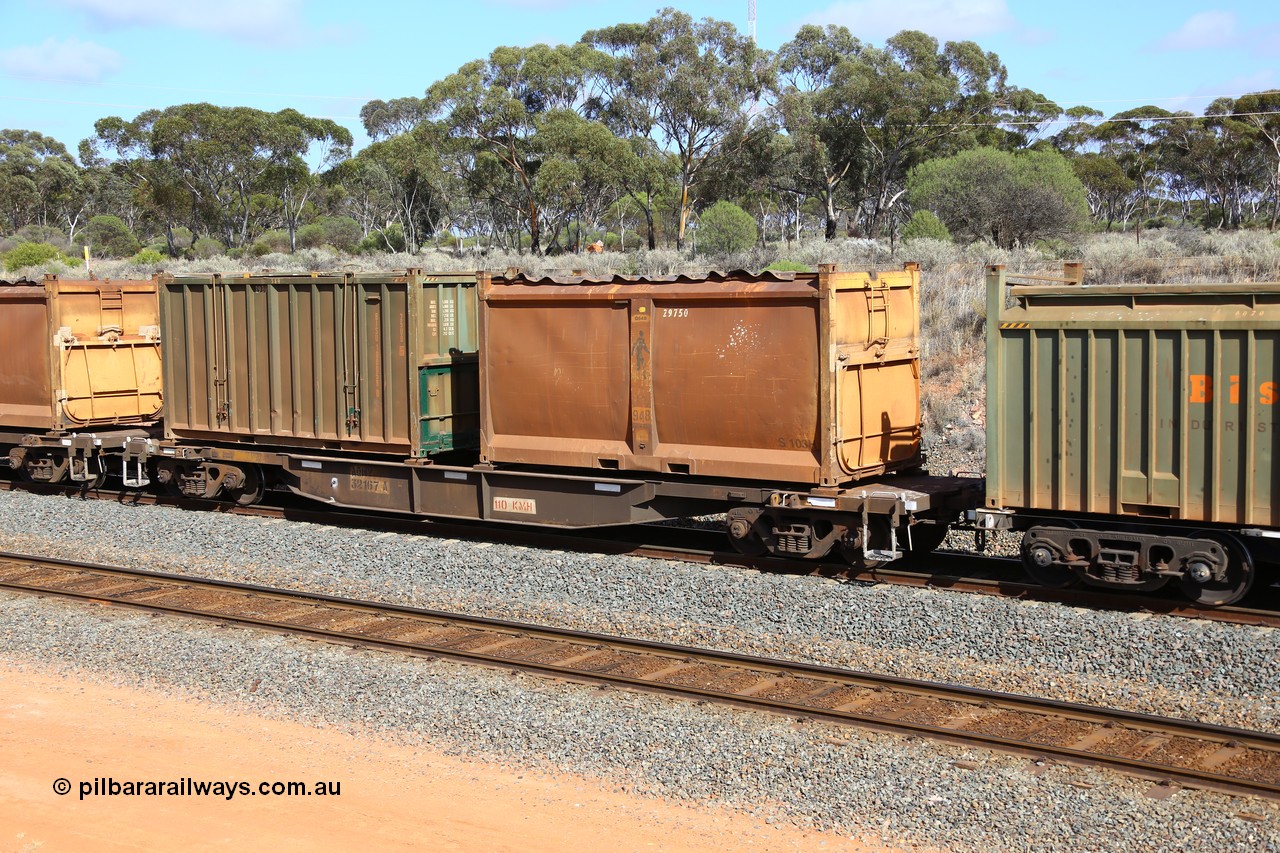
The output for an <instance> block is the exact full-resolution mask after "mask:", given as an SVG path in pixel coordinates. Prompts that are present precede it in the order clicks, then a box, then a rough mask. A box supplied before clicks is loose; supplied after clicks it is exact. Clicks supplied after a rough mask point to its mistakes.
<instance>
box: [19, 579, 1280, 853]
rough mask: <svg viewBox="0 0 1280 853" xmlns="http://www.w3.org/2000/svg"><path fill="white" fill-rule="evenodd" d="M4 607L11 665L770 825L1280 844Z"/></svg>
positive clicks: (977, 844)
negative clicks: (97, 676)
mask: <svg viewBox="0 0 1280 853" xmlns="http://www.w3.org/2000/svg"><path fill="white" fill-rule="evenodd" d="M0 607H3V608H4V610H5V612H6V614H7V619H6V623H7V627H6V628H5V630H4V632H3V634H2V635H0V655H3V656H4V657H5V658H6V659H8V660H10V661H11V662H14V661H16V662H18V663H20V664H23V663H24V662H25V663H27V664H29V665H33V666H41V667H42V668H44V667H46V666H47V665H48V664H47V663H46V662H47V661H48V660H54V661H57V662H60V663H62V664H63V665H65V666H67V667H70V666H72V665H74V666H75V667H77V668H78V669H77V670H76V674H79V675H80V676H81V677H83V672H84V669H85V668H87V669H88V670H90V671H93V672H97V673H109V674H110V680H111V681H113V682H114V683H126V684H140V685H143V686H154V685H160V686H161V687H162V688H165V689H167V690H169V691H170V692H176V693H180V694H182V695H187V696H197V697H200V698H212V699H214V700H216V701H222V702H234V703H235V704H236V705H238V706H240V707H249V708H252V709H254V710H256V711H258V712H260V713H265V714H267V715H270V716H281V717H286V718H289V719H295V720H299V721H301V722H305V723H308V724H311V725H315V726H319V727H328V726H335V727H338V728H340V729H343V730H346V731H349V732H352V733H355V734H363V735H365V736H368V734H369V733H371V732H373V733H377V734H378V735H380V736H383V737H388V738H390V739H392V740H394V741H398V742H402V743H406V744H423V743H430V744H431V745H433V746H435V747H438V748H442V749H444V750H445V751H447V752H449V753H451V754H455V755H463V756H472V757H476V758H480V759H483V760H489V761H499V762H504V763H509V764H516V765H520V766H526V767H533V768H540V769H555V770H561V771H565V770H567V771H570V772H575V773H579V774H582V775H585V776H587V777H589V778H595V779H598V780H601V784H602V785H603V786H605V787H614V788H617V789H620V790H624V791H628V792H633V793H640V794H646V795H657V796H665V797H670V798H673V799H677V800H685V801H691V802H698V803H704V804H712V805H725V806H729V807H731V808H736V809H740V810H743V811H745V812H748V813H750V814H752V815H755V816H757V817H761V818H764V819H766V820H768V821H770V822H776V821H790V822H793V823H795V824H798V825H801V826H812V827H816V828H820V829H828V830H831V829H834V830H838V831H841V832H847V833H852V834H855V835H859V836H866V835H868V834H871V835H879V836H881V837H883V838H885V839H886V840H889V841H891V842H895V843H902V842H906V843H911V844H929V845H940V846H945V847H947V848H949V849H952V850H960V851H963V850H992V849H1001V850H1097V851H1109V850H1117V851H1120V850H1124V851H1129V850H1132V849H1134V846H1135V845H1137V846H1138V849H1141V847H1143V846H1147V847H1150V848H1152V849H1182V850H1205V851H1227V850H1241V851H1244V850H1248V851H1262V850H1273V851H1274V850H1280V834H1278V833H1277V826H1280V807H1278V806H1277V805H1276V804H1273V803H1264V802H1259V801H1256V800H1249V799H1243V798H1233V797H1228V796H1224V795H1218V794H1209V793H1204V792H1193V791H1181V792H1178V793H1176V794H1174V795H1173V796H1172V797H1170V798H1169V799H1167V800H1159V799H1152V798H1149V797H1147V796H1145V793H1146V791H1148V790H1149V789H1150V788H1151V784H1150V783H1147V782H1139V781H1136V780H1131V779H1125V778H1122V777H1117V776H1114V775H1112V774H1109V773H1105V772H1102V771H1097V770H1092V769H1088V768H1074V767H1064V766H1046V767H1044V768H1036V767H1034V766H1033V765H1032V764H1031V763H1030V762H1029V761H1028V760H1027V759H1019V758H1014V757H1009V756H1000V755H993V754H989V753H986V752H983V751H978V750H967V749H963V748H960V747H955V746H949V745H946V744H937V743H931V742H921V741H916V740H909V739H904V738H898V737H894V736H890V735H881V734H876V733H870V732H857V731H852V730H848V729H843V728H838V727H834V726H828V725H824V724H817V723H794V722H792V721H790V720H788V719H786V718H780V717H776V716H771V715H766V714H753V713H747V712H742V711H735V710H732V709H724V708H717V707H714V706H697V705H693V704H690V703H686V702H679V701H671V700H664V699H661V698H659V697H653V696H648V695H642V694H634V693H627V692H619V691H610V690H599V689H592V688H586V687H581V686H577V685H566V684H560V683H552V682H549V681H542V680H539V679H536V678H531V677H527V676H523V675H509V674H504V673H500V672H495V671H491V670H485V669H480V668H468V667H463V666H459V665H455V664H451V663H448V662H443V661H435V662H427V661H422V660H419V659H406V658H401V657H397V656H395V655H388V654H379V653H376V652H370V651H363V650H354V649H352V650H343V649H338V648H336V647H333V646H331V645H327V644H320V643H308V642H305V641H301V640H298V639H295V638H290V637H281V636H278V635H273V634H266V633H263V632H258V631H255V630H236V631H226V630H217V629H214V628H211V627H209V626H207V625H204V624H199V623H185V622H182V621H180V620H161V619H153V618H150V617H148V616H141V615H133V614H120V613H102V612H99V611H98V610H97V609H95V608H91V607H88V606H85V605H81V604H77V603H66V602H57V601H50V600H43V599H34V598H28V597H25V596H19V595H8V594H0ZM17 626H21V628H20V630H19V629H18V627H17ZM37 661H39V662H40V663H36V662H37ZM1036 771H1039V774H1040V775H1036ZM1259 819H1260V820H1259Z"/></svg>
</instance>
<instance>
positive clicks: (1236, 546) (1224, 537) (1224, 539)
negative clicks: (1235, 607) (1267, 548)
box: [1182, 533, 1257, 607]
mask: <svg viewBox="0 0 1280 853" xmlns="http://www.w3.org/2000/svg"><path fill="white" fill-rule="evenodd" d="M1195 538H1196V539H1212V540H1213V541H1214V542H1217V543H1218V544H1219V545H1221V546H1222V548H1223V550H1225V551H1226V552H1227V571H1226V575H1225V576H1224V577H1223V578H1222V580H1215V579H1214V578H1213V577H1212V575H1209V572H1208V567H1207V566H1206V567H1204V571H1202V572H1196V566H1195V565H1194V564H1193V565H1192V566H1191V571H1190V572H1189V573H1188V574H1187V575H1185V576H1184V577H1183V578H1182V594H1183V595H1185V596H1186V597H1187V598H1189V599H1191V600H1192V601H1194V602H1195V603H1196V604H1199V605H1200V606H1202V607H1224V606H1226V605H1228V604H1235V603H1236V602H1237V601H1239V600H1240V599H1242V598H1244V597H1245V596H1246V595H1248V594H1249V590H1250V589H1252V588H1253V579H1254V578H1255V577H1256V576H1257V570H1256V569H1255V568H1254V566H1253V557H1251V556H1250V555H1249V550H1248V549H1247V548H1245V547H1244V545H1242V544H1240V540H1239V539H1236V538H1235V537H1234V536H1231V535H1230V534H1227V533H1200V534H1196V536H1195ZM1197 575H1198V576H1200V577H1205V576H1206V575H1208V577H1206V578H1205V580H1203V581H1200V580H1197V579H1196V578H1197Z"/></svg>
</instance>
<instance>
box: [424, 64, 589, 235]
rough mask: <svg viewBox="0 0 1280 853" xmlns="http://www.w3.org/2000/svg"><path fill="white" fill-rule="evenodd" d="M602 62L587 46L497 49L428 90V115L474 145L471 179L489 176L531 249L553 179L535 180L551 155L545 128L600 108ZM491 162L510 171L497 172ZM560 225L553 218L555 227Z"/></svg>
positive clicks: (492, 191) (495, 193)
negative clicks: (567, 114)
mask: <svg viewBox="0 0 1280 853" xmlns="http://www.w3.org/2000/svg"><path fill="white" fill-rule="evenodd" d="M601 60H602V56H601V54H599V53H598V52H597V51H595V50H593V49H592V48H591V47H589V46H588V45H585V44H576V45H558V46H556V47H550V46H548V45H545V44H536V45H533V46H531V47H499V48H497V49H495V50H494V51H493V52H492V53H491V54H490V55H489V58H488V59H486V60H475V61H473V62H468V63H467V64H465V65H463V66H462V67H461V68H459V69H458V70H457V71H456V72H454V73H453V74H450V75H449V76H448V77H446V78H444V79H443V80H440V81H438V82H437V83H435V84H433V85H432V86H431V87H430V88H428V89H427V94H426V99H425V101H426V108H427V109H428V110H429V111H430V114H431V115H434V116H438V119H439V121H440V123H441V125H442V126H444V127H446V128H447V129H448V133H449V135H450V136H451V137H452V138H454V139H458V140H466V141H470V142H471V143H472V144H473V145H474V152H475V158H474V160H473V161H472V162H471V163H470V164H469V167H468V168H467V172H468V173H469V174H468V175H467V180H468V181H469V182H471V183H472V184H473V185H475V184H476V183H477V182H478V181H480V180H482V179H486V178H487V179H488V180H487V181H485V185H486V186H487V187H488V189H489V192H488V193H487V195H488V196H489V198H491V199H492V200H494V201H497V202H500V203H501V204H504V205H505V206H507V207H508V208H509V209H510V210H511V211H512V212H513V213H516V214H517V215H518V216H519V217H520V219H521V220H522V223H523V227H524V229H526V230H527V231H528V234H529V237H530V242H531V246H532V248H533V251H534V252H541V251H542V250H543V225H544V222H543V219H544V215H545V212H544V206H545V205H544V196H543V193H544V191H545V190H546V188H547V186H548V185H549V184H554V183H556V182H548V181H544V182H543V183H542V184H539V182H538V171H539V169H540V168H541V167H542V165H543V161H544V159H546V152H545V151H544V144H543V143H544V140H542V139H541V138H540V134H541V132H542V130H543V128H544V126H545V125H546V123H547V122H548V120H549V118H550V117H551V116H553V115H555V114H557V113H559V112H561V111H571V112H575V113H577V114H578V115H580V116H587V115H590V114H592V113H594V112H596V111H598V109H599V98H598V96H597V95H596V94H595V93H594V92H593V88H594V87H595V86H596V85H597V81H599V80H600V79H601V74H600V63H601ZM494 161H496V162H497V163H498V164H500V165H501V167H502V169H503V170H505V172H506V175H504V176H499V175H498V174H496V173H495V172H494V170H493V168H492V164H493V162H494ZM507 179H509V181H508V180H507ZM499 189H501V190H502V191H501V192H498V191H497V190H499ZM554 216H555V214H554V213H553V217H554ZM557 224H558V222H553V223H552V226H553V230H554V228H555V226H556V225H557Z"/></svg>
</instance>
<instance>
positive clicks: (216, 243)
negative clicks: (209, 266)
mask: <svg viewBox="0 0 1280 853" xmlns="http://www.w3.org/2000/svg"><path fill="white" fill-rule="evenodd" d="M226 252H227V247H226V246H224V245H222V241H221V240H215V239H213V238H212V237H201V238H200V239H198V240H196V241H195V243H193V244H192V245H191V253H192V254H193V255H195V256H196V257H197V258H200V259H202V260H205V259H208V258H216V257H218V256H219V255H225V254H226Z"/></svg>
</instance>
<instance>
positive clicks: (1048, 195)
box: [907, 148, 1089, 249]
mask: <svg viewBox="0 0 1280 853" xmlns="http://www.w3.org/2000/svg"><path fill="white" fill-rule="evenodd" d="M907 191H908V195H909V197H910V199H911V203H912V204H913V205H914V206H915V207H917V208H920V209H924V208H929V209H931V210H933V211H935V212H937V214H938V216H939V218H940V219H941V220H942V221H943V222H945V223H947V226H948V228H949V229H950V231H951V232H952V233H954V234H956V235H958V236H962V237H968V238H972V239H975V240H988V239H989V240H992V241H994V242H995V243H996V244H997V245H999V246H1000V247H1001V248H1004V249H1012V248H1013V247H1014V246H1018V245H1028V244H1029V243H1031V242H1033V241H1035V240H1037V239H1041V238H1044V237H1061V236H1065V235H1068V234H1074V233H1078V232H1079V231H1080V230H1081V229H1082V228H1083V227H1084V226H1085V224H1086V223H1087V222H1088V218H1089V205H1088V201H1087V199H1086V193H1085V188H1084V184H1082V183H1081V182H1080V179H1079V178H1078V177H1076V174H1075V172H1073V171H1072V169H1071V164H1070V163H1068V162H1067V160H1066V158H1065V157H1063V156H1062V155H1061V154H1058V153H1057V152H1055V151H1040V150H1034V149H1032V150H1026V151H1018V152H1016V153H1011V152H1008V151H1001V150H998V149H995V148H974V149H970V150H968V151H962V152H960V153H959V154H956V155H955V156H953V157H939V158H937V159H934V160H928V161H926V162H924V163H922V164H920V165H919V166H916V167H915V168H914V169H912V170H911V173H910V175H909V176H908V178H907Z"/></svg>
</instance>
